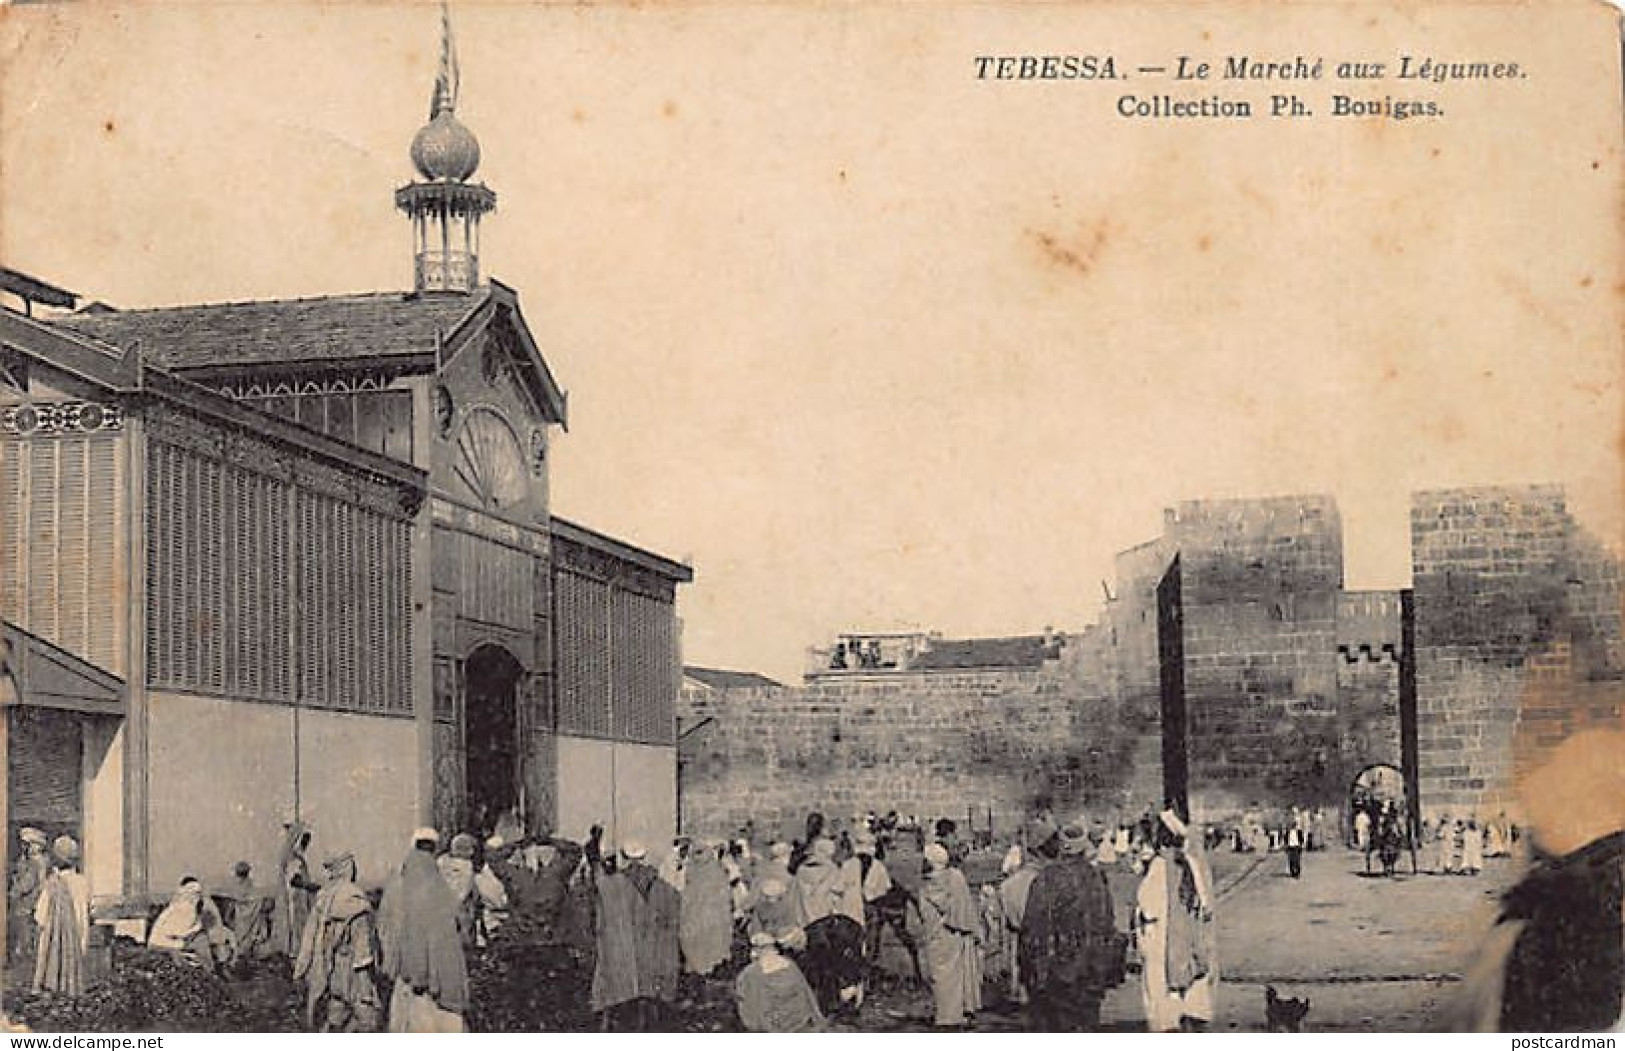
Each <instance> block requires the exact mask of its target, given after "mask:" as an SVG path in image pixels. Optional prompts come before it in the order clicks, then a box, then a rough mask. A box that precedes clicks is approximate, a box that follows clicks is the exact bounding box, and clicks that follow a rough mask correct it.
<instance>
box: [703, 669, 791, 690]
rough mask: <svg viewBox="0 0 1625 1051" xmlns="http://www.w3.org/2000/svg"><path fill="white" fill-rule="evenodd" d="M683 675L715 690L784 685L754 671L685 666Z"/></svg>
mask: <svg viewBox="0 0 1625 1051" xmlns="http://www.w3.org/2000/svg"><path fill="white" fill-rule="evenodd" d="M683 675H684V677H686V678H690V679H693V680H695V681H697V682H702V683H704V684H705V685H707V686H709V687H711V688H712V689H713V690H751V689H763V688H768V687H781V686H783V685H784V684H783V683H781V682H775V681H773V680H772V679H769V678H768V677H767V676H766V675H758V674H757V673H756V672H753V671H726V670H724V669H722V668H699V667H696V666H694V665H692V664H685V665H683Z"/></svg>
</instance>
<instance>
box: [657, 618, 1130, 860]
mask: <svg viewBox="0 0 1625 1051" xmlns="http://www.w3.org/2000/svg"><path fill="white" fill-rule="evenodd" d="M1089 644H1090V643H1089V642H1088V641H1086V642H1085V645H1086V646H1087V645H1089ZM706 720H710V721H709V722H707V721H706ZM681 721H682V725H684V726H685V727H694V729H693V730H692V732H691V733H689V734H687V736H685V737H684V739H683V741H682V743H681V744H680V762H681V778H682V782H681V783H682V799H681V806H682V817H683V822H682V824H683V828H684V830H685V831H688V832H692V833H697V834H712V835H721V834H729V833H732V832H734V831H736V830H737V829H739V828H740V827H742V826H743V825H744V824H745V823H746V822H747V821H754V822H755V825H756V827H757V829H758V831H759V833H760V834H762V835H765V836H771V835H783V836H794V835H797V834H799V829H800V827H801V824H802V821H803V820H804V818H805V816H806V814H807V812H808V811H809V810H820V811H822V812H823V813H824V814H826V815H827V816H832V817H833V816H836V815H840V816H847V817H850V816H852V815H854V814H860V813H863V812H865V811H868V810H873V811H876V812H877V813H881V814H884V813H885V812H887V811H889V810H897V811H898V812H899V813H904V814H912V815H915V816H918V817H921V818H930V819H935V818H937V817H944V816H946V817H952V818H954V819H956V820H958V821H959V822H960V823H961V825H964V823H965V822H966V820H967V818H969V819H970V820H972V822H973V824H974V825H975V827H976V828H978V829H981V828H985V827H986V826H987V823H988V820H989V816H990V815H991V820H992V824H993V828H994V830H995V832H997V833H998V834H1000V835H1001V836H1002V835H1012V834H1014V833H1015V832H1016V831H1017V830H1018V829H1019V827H1020V825H1021V823H1022V822H1023V821H1024V820H1025V819H1026V818H1028V817H1029V816H1030V815H1031V814H1032V813H1033V812H1034V810H1035V809H1037V808H1041V807H1050V808H1053V809H1054V810H1055V811H1056V812H1057V813H1062V814H1066V815H1071V814H1073V813H1075V812H1076V811H1078V810H1080V809H1085V808H1088V809H1090V810H1091V811H1092V812H1095V813H1104V812H1106V811H1108V810H1110V811H1111V812H1112V813H1113V814H1115V813H1116V811H1117V809H1118V808H1119V807H1126V806H1127V803H1128V796H1129V792H1130V779H1129V775H1130V773H1131V771H1132V768H1133V767H1134V766H1135V763H1134V756H1133V747H1134V742H1135V734H1134V733H1133V732H1124V731H1123V729H1122V727H1123V722H1122V720H1120V719H1118V718H1117V713H1116V705H1115V703H1114V701H1113V700H1112V699H1111V697H1110V696H1108V695H1107V694H1106V693H1105V692H1103V691H1100V690H1098V689H1094V688H1093V684H1092V683H1090V682H1089V681H1087V680H1086V679H1083V678H1081V677H1078V676H1075V675H1074V674H1073V673H1072V672H1070V671H1068V670H1067V669H1065V668H1060V669H1054V670H1049V669H1046V670H1045V671H1043V672H1037V673H1032V672H1029V673H1009V674H1007V675H1006V676H1005V677H1004V681H1002V682H999V683H993V682H991V681H990V680H989V677H988V676H985V675H978V676H954V675H946V676H937V675H908V676H899V677H898V679H897V681H892V682H883V681H875V680H873V679H870V680H867V681H859V682H846V683H840V684H829V685H818V686H811V687H802V688H788V689H758V690H743V691H741V690H730V691H724V692H719V693H717V694H713V695H710V696H705V697H699V696H690V697H688V698H686V699H685V700H684V701H683V711H682V713H681Z"/></svg>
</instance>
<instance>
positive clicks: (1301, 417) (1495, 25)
mask: <svg viewBox="0 0 1625 1051" xmlns="http://www.w3.org/2000/svg"><path fill="white" fill-rule="evenodd" d="M1246 9H1248V10H1251V11H1252V12H1253V13H1252V14H1250V15H1248V14H1241V13H1239V12H1241V11H1243V7H1242V6H1241V5H1235V6H1233V7H1232V8H1230V9H1229V10H1230V12H1231V13H1229V14H1226V9H1225V8H1223V7H1221V6H1219V5H1215V4H1203V5H1198V4H1190V5H1179V6H1177V7H1176V6H1175V5H1151V4H1146V5H1141V6H1131V5H1128V4H1118V5H1106V4H1094V5H1088V6H1084V5H1068V4H1043V5H1028V6H1023V7H1020V8H1019V9H1018V8H1016V7H1014V6H1000V5H993V4H980V5H971V4H959V5H941V6H936V7H931V8H926V7H924V6H923V5H921V6H910V7H889V8H885V7H872V8H863V9H859V8H858V7H856V6H847V5H843V4H833V3H832V4H810V3H809V4H794V5H792V4H779V5H771V6H769V5H765V4H762V5H740V4H714V5H703V6H702V5H685V6H678V7H671V8H668V7H630V6H617V5H595V6H555V7H542V6H530V5H522V4H506V5H495V4H490V5H474V4H453V5H452V16H453V20H454V22H455V24H456V29H457V38H458V49H459V54H460V58H461V62H462V88H463V96H462V105H461V106H460V108H459V117H460V118H461V119H462V120H463V121H464V122H465V123H466V124H467V125H468V126H469V127H470V128H472V129H473V130H474V132H475V133H476V134H477V135H478V136H479V139H480V143H481V145H482V147H483V151H484V161H483V163H482V165H481V167H480V170H479V174H478V178H479V179H481V180H483V181H485V182H486V183H487V184H488V185H490V186H491V187H492V188H493V189H495V190H496V191H497V193H498V194H499V201H498V211H497V213H496V214H495V215H493V216H491V217H489V218H488V219H487V220H486V223H485V226H484V237H483V247H484V259H483V265H484V269H485V271H486V272H487V273H489V274H491V275H494V276H495V277H497V278H498V279H500V280H502V281H504V282H506V283H508V284H510V285H512V286H514V287H516V288H517V289H518V290H519V292H520V295H521V303H522V305H523V308H524V311H525V315H526V319H527V321H528V322H529V324H530V327H531V329H532V330H533V332H534V333H535V335H536V337H537V339H538V341H539V342H540V344H541V346H542V348H543V352H544V354H545V355H546V356H547V358H548V360H549V362H550V364H551V366H552V368H553V371H554V373H555V374H556V375H557V376H558V378H559V380H560V382H561V384H562V385H563V386H564V387H565V388H566V389H568V390H569V392H570V410H571V427H570V431H569V433H568V434H567V435H564V436H562V437H561V438H560V439H559V440H558V441H557V443H556V444H555V455H554V458H553V464H554V474H553V482H552V491H553V496H554V505H555V510H556V511H557V512H558V513H560V514H563V515H566V516H568V517H571V518H574V519H576V520H578V521H581V522H584V523H585V524H588V525H591V526H593V527H594V528H598V529H601V530H604V531H607V532H611V533H613V534H616V535H618V536H622V537H624V538H626V539H628V540H630V541H633V542H635V543H639V544H642V545H645V546H648V547H651V548H653V549H654V550H657V551H660V552H662V553H664V554H667V555H670V556H672V557H677V558H684V559H690V560H692V562H693V564H694V566H695V570H696V574H697V579H696V581H695V583H694V584H693V585H692V586H691V587H689V588H687V589H685V591H684V592H683V594H682V598H681V614H682V616H683V617H684V620H685V639H684V645H685V655H686V658H687V659H688V660H689V662H690V663H702V664H710V665H716V666H723V667H735V668H748V669H754V670H759V671H763V672H766V673H768V674H771V675H774V676H777V677H780V678H788V679H794V678H795V677H797V676H799V674H800V672H801V671H802V670H803V667H804V651H805V649H806V648H807V647H808V646H810V645H813V644H815V643H822V642H824V641H827V639H828V637H829V636H831V635H832V634H833V633H834V632H836V631H839V630H844V629H856V628H876V627H887V628H889V627H895V626H904V625H909V626H921V627H926V628H934V629H939V630H942V631H944V632H945V633H948V634H950V635H964V634H1009V633H1019V632H1031V631H1038V630H1040V629H1042V628H1043V627H1044V626H1045V625H1054V626H1056V627H1058V628H1063V629H1073V630H1075V629H1078V628H1081V627H1082V626H1084V624H1086V623H1087V622H1088V621H1089V620H1091V619H1092V618H1093V617H1095V616H1096V615H1097V614H1098V610H1099V604H1100V594H1101V588H1100V581H1101V580H1102V579H1103V578H1109V577H1110V575H1111V561H1112V556H1113V554H1114V553H1115V552H1116V551H1118V550H1120V549H1122V548H1125V547H1128V546H1130V545H1133V544H1136V543H1139V542H1141V541H1143V540H1147V539H1150V538H1151V537H1152V536H1154V535H1156V533H1157V532H1158V530H1159V528H1160V522H1161V511H1162V508H1164V507H1165V506H1169V505H1171V504H1173V503H1175V502H1177V501H1179V500H1182V499H1188V498H1195V497H1206V496H1242V495H1274V494H1281V493H1291V492H1328V493H1331V494H1333V495H1334V496H1335V497H1336V498H1337V500H1338V502H1339V504H1340V506H1341V509H1342V513H1343V520H1344V526H1345V537H1346V541H1345V548H1346V565H1347V577H1348V584H1349V585H1350V586H1352V587H1397V586H1403V585H1405V584H1406V583H1408V580H1409V568H1408V567H1409V547H1408V536H1407V531H1408V523H1407V500H1408V494H1409V492H1410V491H1411V490H1412V489H1416V488H1428V487H1443V486H1456V485H1469V484H1483V483H1500V482H1506V483H1521V482H1541V481H1554V482H1562V483H1564V484H1566V485H1567V486H1568V489H1569V495H1570V506H1571V508H1572V509H1573V510H1575V511H1576V513H1577V514H1578V515H1579V516H1580V518H1581V519H1582V521H1584V522H1585V523H1586V524H1587V525H1589V526H1590V527H1591V528H1593V529H1594V530H1596V531H1598V532H1600V533H1602V534H1604V535H1606V536H1607V537H1609V538H1614V537H1617V536H1618V535H1619V533H1620V530H1621V525H1622V514H1621V506H1622V504H1621V497H1622V485H1621V472H1620V457H1619V451H1618V450H1619V448H1620V446H1619V438H1620V422H1621V409H1622V404H1621V394H1620V390H1621V388H1620V378H1621V377H1620V367H1621V349H1622V348H1621V333H1622V329H1625V325H1622V324H1621V322H1622V320H1625V316H1622V310H1621V304H1622V303H1625V270H1622V267H1621V251H1620V248H1621V244H1622V243H1625V242H1622V240H1621V229H1620V221H1621V217H1622V216H1625V208H1622V207H1621V205H1622V203H1625V202H1622V201H1621V192H1622V191H1621V185H1622V182H1625V180H1622V179H1621V174H1622V172H1621V163H1620V151H1619V136H1620V91H1619V83H1620V77H1619V67H1618V63H1619V48H1618V37H1617V35H1616V33H1615V29H1614V26H1613V23H1612V21H1611V20H1610V18H1611V16H1609V15H1608V13H1607V11H1606V9H1604V8H1602V7H1601V6H1587V5H1581V4H1561V5H1553V6H1552V7H1550V8H1548V9H1546V10H1545V11H1543V12H1542V13H1541V14H1540V15H1536V14H1534V13H1532V12H1533V9H1531V8H1527V7H1524V6H1522V5H1495V4H1478V5H1471V6H1461V7H1455V8H1447V7H1444V6H1427V5H1419V4H1409V5H1406V7H1405V8H1403V9H1388V8H1382V7H1378V6H1375V5H1369V4H1368V5H1360V6H1353V7H1342V6H1335V5H1331V4H1321V5H1302V6H1298V7H1291V8H1289V7H1287V6H1285V5H1258V4H1250V5H1246ZM1537 18H1539V19H1541V20H1542V21H1541V23H1540V24H1539V25H1538V26H1536V25H1535V19H1537ZM438 32H439V12H438V8H437V7H436V6H433V5H428V6H425V5H414V6H400V5H390V4H382V3H377V4H365V5H360V4H357V5H346V4H326V5H321V6H310V5H301V4H288V5H264V6H255V7H247V6H236V5H231V6H228V5H186V6H158V7H153V8H128V9H114V10H108V9H106V8H104V7H102V6H101V5H74V6H70V7H63V8H59V9H58V8H53V9H49V10H45V9H19V8H12V9H0V44H3V46H4V49H5V53H4V55H3V62H0V201H3V206H0V258H3V259H4V261H5V263H6V264H7V265H10V266H14V267H17V268H20V269H23V270H25V271H28V272H31V273H34V274H37V275H38V276H41V277H43V278H45V279H47V280H50V281H53V282H56V283H59V284H62V285H65V286H67V287H69V288H72V289H74V290H76V291H78V292H81V293H83V294H84V295H86V296H88V297H90V298H94V299H102V300H105V301H107V302H110V303H113V304H115V305H120V306H145V305H160V304H170V303H183V302H200V301H201V302H208V301H220V300H233V299H259V298H278V297H288V296H306V295H320V294H326V293H339V292H352V291H368V290H377V289H390V288H407V287H409V284H410V275H411V260H410V256H409V243H410V242H409V236H408V227H407V224H406V221H405V219H404V218H403V217H401V216H399V215H398V214H397V213H395V212H394V210H393V206H392V192H393V190H394V188H395V187H396V186H398V185H401V184H403V183H405V182H407V181H408V180H409V179H410V177H411V176H412V170H411V166H410V163H409V161H408V159H407V145H408V143H409V142H410V140H411V137H412V135H413V133H414V132H415V131H416V130H417V128H418V127H419V126H420V125H421V124H422V123H423V122H424V120H425V118H426V117H427V107H428V101H429V94H430V87H431V84H432V81H433V77H434V69H435V63H436V60H437V57H438V50H439V40H438ZM1053 52H1060V53H1080V54H1088V53H1101V54H1104V53H1113V54H1116V55H1117V56H1118V62H1119V65H1120V66H1122V67H1128V68H1129V69H1130V71H1131V72H1132V68H1133V67H1135V66H1137V65H1145V64H1158V63H1164V62H1171V61H1172V60H1173V58H1174V56H1176V55H1178V54H1181V53H1187V54H1192V55H1198V56H1205V57H1210V58H1216V59H1219V60H1222V58H1223V57H1224V56H1225V55H1228V54H1236V53H1254V54H1258V55H1260V56H1261V57H1270V58H1291V57H1292V55H1294V54H1297V53H1305V54H1309V55H1314V54H1325V55H1326V56H1327V57H1328V59H1329V60H1332V61H1335V60H1336V59H1337V58H1338V57H1340V56H1346V57H1350V58H1360V59H1374V58H1378V57H1387V58H1389V59H1390V60H1391V59H1392V57H1393V56H1397V54H1399V53H1401V52H1406V53H1412V54H1437V55H1439V56H1441V57H1446V58H1453V59H1461V58H1479V57H1483V58H1489V59H1503V60H1516V61H1519V62H1521V63H1523V65H1524V66H1525V68H1526V69H1527V70H1528V71H1529V75H1528V77H1527V79H1521V80H1517V81H1512V82H1498V83H1494V84H1487V85H1486V84H1482V83H1478V84H1472V85H1469V86H1465V87H1462V86H1455V85H1443V86H1437V87H1436V86H1434V85H1430V84H1421V85H1418V84H1415V83H1400V82H1394V81H1388V82H1381V83H1378V84H1374V85H1372V84H1367V85H1352V86H1347V85H1339V84H1336V83H1333V82H1330V81H1328V82H1323V83H1319V84H1310V85H1276V86H1274V87H1271V86H1270V85H1257V84H1242V85H1238V84H1234V83H1228V84H1226V83H1215V84H1213V85H1210V86H1207V87H1204V88H1202V89H1199V90H1196V91H1195V92H1194V93H1193V92H1191V91H1189V90H1187V89H1185V88H1181V87H1177V86H1175V85H1172V84H1169V83H1166V82H1157V81H1156V80H1154V79H1152V80H1148V79H1134V80H1129V81H1123V82H1107V83H1100V82H1096V83H1081V82H1076V81H1073V82H1050V83H993V82H978V81H977V80H976V79H975V78H974V64H973V59H974V57H975V56H977V55H981V54H992V55H1000V54H1022V53H1033V54H1045V53H1053ZM1291 90H1297V91H1300V92H1303V93H1304V95H1305V96H1306V97H1311V101H1312V104H1313V105H1315V106H1316V107H1317V108H1318V107H1320V106H1321V104H1322V100H1329V96H1330V95H1331V94H1332V93H1334V92H1348V93H1350V94H1359V95H1360V96H1361V97H1373V98H1381V97H1383V96H1385V95H1391V96H1393V97H1395V98H1401V99H1405V98H1418V97H1425V98H1432V99H1434V100H1436V101H1438V102H1439V104H1440V105H1441V106H1442V107H1443V108H1444V110H1445V116H1444V117H1443V118H1441V119H1438V120H1436V121H1426V120H1417V121H1405V122H1391V121H1386V122H1385V121H1377V122H1371V121H1357V120H1348V119H1345V120H1331V119H1327V118H1324V117H1321V118H1317V119H1312V120H1307V121H1303V122H1299V123H1292V122H1285V121H1271V120H1269V119H1268V118H1263V119H1255V120H1252V121H1236V122H1217V121H1214V122H1208V121H1200V120H1165V121H1152V120H1139V121H1137V120H1128V119H1124V118H1121V117H1119V116H1118V115H1117V114H1116V100H1117V98H1118V97H1119V96H1120V95H1123V94H1125V93H1138V94H1141V95H1154V94H1162V93H1171V92H1179V93H1181V95H1180V97H1192V98H1200V97H1206V96H1208V95H1212V94H1224V95H1226V96H1227V97H1243V98H1248V99H1250V100H1253V101H1254V102H1255V105H1259V106H1260V108H1263V107H1264V106H1267V102H1261V101H1260V100H1267V96H1268V94H1269V92H1270V91H1291ZM1326 107H1327V108H1329V101H1328V102H1327V103H1326Z"/></svg>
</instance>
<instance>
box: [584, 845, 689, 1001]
mask: <svg viewBox="0 0 1625 1051" xmlns="http://www.w3.org/2000/svg"><path fill="white" fill-rule="evenodd" d="M646 858H647V851H646V850H645V849H644V847H643V845H642V844H641V843H638V842H636V841H631V840H629V841H627V842H626V843H625V844H624V845H622V847H621V860H622V864H621V865H620V866H619V867H618V868H617V870H616V871H615V872H613V873H610V874H607V875H604V876H601V877H599V880H598V960H597V967H596V970H595V971H594V973H593V982H592V1006H593V1010H594V1011H599V1012H602V1013H603V1015H604V1025H605V1026H606V1028H607V1027H615V1026H623V1027H624V1026H630V1027H632V1028H635V1029H637V1030H641V1031H644V1032H648V1031H652V1030H656V1029H658V1027H659V1025H660V1014H661V1005H662V1004H664V1003H668V1002H670V1001H671V1000H672V999H674V998H675V996H676V994H677V967H678V958H679V950H678V931H679V922H680V911H681V908H682V903H681V900H680V899H679V897H678V894H677V891H676V889H675V888H673V887H672V886H671V884H669V883H667V882H666V881H665V880H662V879H661V878H660V876H659V874H658V873H657V872H656V871H655V870H654V869H653V868H652V867H650V866H649V865H648V864H647V862H646Z"/></svg>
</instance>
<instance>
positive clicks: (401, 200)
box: [395, 0, 497, 292]
mask: <svg viewBox="0 0 1625 1051" xmlns="http://www.w3.org/2000/svg"><path fill="white" fill-rule="evenodd" d="M461 82H462V74H461V72H460V71H459V70H458V68H457V43H456V41H455V40H454V39H453V37H452V35H451V11H450V9H449V8H448V7H447V6H446V4H445V2H444V0H442V3H441V5H440V69H439V71H438V72H437V73H436V74H435V78H434V94H433V95H431V96H430V101H429V122H428V123H427V124H425V125H424V126H423V127H422V128H420V129H418V133H417V134H416V135H415V136H413V138H412V150H411V155H412V164H413V166H414V167H416V168H417V170H418V174H419V175H421V176H422V177H423V181H422V182H413V183H410V184H408V185H406V186H403V187H401V188H400V189H399V190H396V191H395V207H397V208H399V209H400V210H401V211H403V212H405V213H406V214H407V216H408V217H409V218H410V219H411V220H412V249H413V254H414V257H415V260H414V266H415V271H416V276H415V281H414V287H415V288H416V289H417V290H418V291H419V292H470V291H473V290H474V289H475V288H477V287H478V286H479V283H480V263H479V228H480V217H481V216H483V215H485V214H486V213H487V212H490V211H492V210H493V209H495V208H496V204H497V195H496V194H495V193H493V192H491V190H489V189H488V188H486V186H485V185H484V184H483V183H471V182H469V181H468V180H469V178H470V177H471V176H472V175H473V174H474V171H475V169H477V168H478V167H479V165H480V143H479V140H478V139H476V138H475V137H474V133H473V132H471V131H469V130H468V129H467V128H465V127H463V125H462V124H461V122H459V121H458V120H457V117H456V112H455V111H456V109H457V96H458V93H459V92H460V90H461V87H462V83H461Z"/></svg>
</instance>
